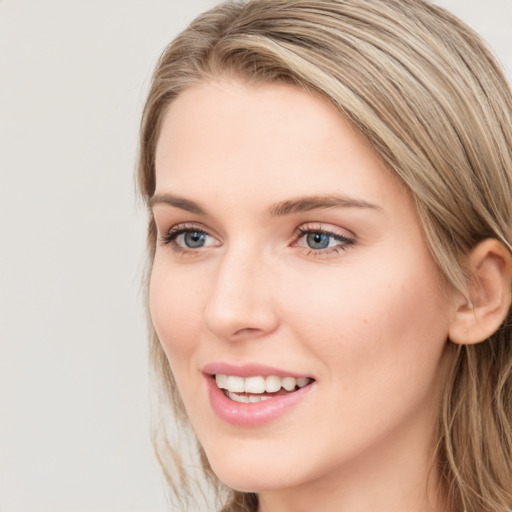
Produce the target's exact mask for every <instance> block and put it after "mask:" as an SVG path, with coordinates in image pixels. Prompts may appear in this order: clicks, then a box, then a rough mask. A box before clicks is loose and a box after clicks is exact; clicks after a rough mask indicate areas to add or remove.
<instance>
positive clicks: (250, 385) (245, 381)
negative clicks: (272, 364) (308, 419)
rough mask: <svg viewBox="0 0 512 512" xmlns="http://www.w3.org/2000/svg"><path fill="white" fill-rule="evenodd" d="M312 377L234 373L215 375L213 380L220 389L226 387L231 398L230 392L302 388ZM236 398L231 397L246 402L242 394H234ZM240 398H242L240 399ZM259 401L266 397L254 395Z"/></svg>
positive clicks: (255, 392)
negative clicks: (245, 375)
mask: <svg viewBox="0 0 512 512" xmlns="http://www.w3.org/2000/svg"><path fill="white" fill-rule="evenodd" d="M311 380H312V379H310V378H308V377H299V378H298V379H296V378H294V377H282V378H281V377H278V376H276V375H269V376H268V377H262V376H260V375H257V376H254V377H247V378H244V377H238V376H236V375H222V374H217V375H215V381H216V383H217V386H218V387H219V388H220V389H226V390H227V391H228V396H229V397H230V398H231V396H230V393H235V394H236V393H252V394H261V393H265V392H266V393H276V392H277V391H279V390H280V389H281V388H284V389H285V390H286V391H293V390H294V389H295V388H296V387H299V388H303V387H304V386H307V385H308V384H309V383H310V382H311ZM236 396H237V397H238V399H235V398H233V399H232V400H235V401H237V402H246V401H247V402H248V401H249V399H248V400H245V398H247V397H244V396H240V395H236ZM242 398H243V399H244V400H242ZM256 398H257V399H258V400H257V401H259V400H260V398H265V399H266V398H267V397H256Z"/></svg>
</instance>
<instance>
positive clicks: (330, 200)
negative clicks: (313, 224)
mask: <svg viewBox="0 0 512 512" xmlns="http://www.w3.org/2000/svg"><path fill="white" fill-rule="evenodd" d="M324 208H368V209H371V210H382V208H381V207H380V206H377V205H376V204H372V203H368V202H367V201H363V200H361V199H354V198H351V197H347V196H343V195H330V196H306V197H298V198H296V199H290V200H288V201H282V202H279V203H276V204H274V205H273V206H272V207H271V208H270V213H271V214H272V215H274V216H281V215H290V214H292V213H301V212H309V211H311V210H317V209H324Z"/></svg>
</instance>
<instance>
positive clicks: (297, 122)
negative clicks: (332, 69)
mask: <svg viewBox="0 0 512 512" xmlns="http://www.w3.org/2000/svg"><path fill="white" fill-rule="evenodd" d="M156 174H157V176H156V178H157V180H156V181H157V187H156V193H165V192H176V191H178V192H179V193H180V194H185V195H188V194H193V195H194V196H196V197H197V196H198V195H199V196H201V195H205V194H207V193H208V194H214V195H217V196H218V197H220V196H222V193H223V192H225V191H232V192H236V194H237V197H238V198H239V199H242V198H243V197H245V198H246V199H247V200H248V201H249V200H250V199H251V198H253V197H254V195H255V193H256V192H257V191H259V190H261V189H262V188H263V189H264V190H265V194H266V196H265V198H268V200H269V201H280V200H283V199H286V198H287V197H286V196H298V195H303V194H305V193H307V194H308V195H311V194H327V193H332V192H335V193H340V194H347V193H357V194H358V195H361V193H364V195H365V198H364V199H366V200H368V201H370V202H375V200H376V199H378V198H382V195H383V194H385V193H388V192H389V193H392V194H396V193H397V192H399V189H401V186H400V185H399V184H398V182H397V180H396V179H395V178H394V177H393V176H392V174H391V173H390V172H389V171H388V170H387V169H386V168H385V166H384V164H383V163H382V161H381V160H380V158H379V157H378V155H377V154H376V153H375V152H374V151H373V150H372V149H371V148H370V147H369V145H368V144H367V142H366V141H365V140H364V138H363V137H362V136H361V135H360V134H359V132H358V131H357V130H355V129H354V128H353V126H352V125H351V124H350V123H349V122H348V121H347V120H346V119H345V118H344V117H343V116H342V115H341V113H340V112H339V111H338V110H337V109H336V108H335V107H334V106H333V105H332V104H331V103H329V102H328V101H327V100H326V99H325V98H322V97H321V96H319V95H313V94H310V93H308V92H305V91H303V90H301V89H299V88H296V87H293V86H290V85H287V84H279V83H270V84H261V85H245V84H242V83H239V82H236V81H215V82H205V83H201V84H200V85H198V86H195V87H192V88H190V89H187V90H185V91H184V92H182V93H181V94H180V95H179V96H178V97H177V98H176V99H175V100H174V102H173V103H171V104H170V106H169V107H168V110H167V112H166V113H165V116H164V119H163V123H162V129H161V133H160V137H159V140H158V144H157V150H156ZM384 185H386V186H384ZM389 185H391V188H390V187H389Z"/></svg>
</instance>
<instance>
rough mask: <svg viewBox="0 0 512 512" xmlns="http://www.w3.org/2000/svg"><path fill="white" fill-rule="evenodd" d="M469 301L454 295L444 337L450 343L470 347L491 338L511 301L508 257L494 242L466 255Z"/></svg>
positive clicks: (511, 259)
mask: <svg viewBox="0 0 512 512" xmlns="http://www.w3.org/2000/svg"><path fill="white" fill-rule="evenodd" d="M467 271H468V273H469V275H470V282H469V301H468V298H467V297H464V296H462V294H457V298H456V303H455V312H454V316H453V318H452V321H451V323H450V329H449V331H448V336H449V338H450V340H451V341H452V342H453V343H457V344H460V345H472V344H475V343H479V342H481V341H484V340H486V339H487V338H489V336H491V335H492V334H494V333H495V332H496V331H497V330H498V329H499V327H500V325H501V324H502V323H503V321H504V320H505V318H506V316H507V314H508V311H509V309H510V304H511V300H512V255H511V254H510V252H509V251H508V249H507V248H506V247H505V246H504V245H503V244H502V243H501V242H499V241H498V240H495V239H487V240H484V241H483V242H480V243H479V244H478V245H477V246H476V247H475V248H474V249H473V250H472V251H471V252H470V254H469V256H468V260H467Z"/></svg>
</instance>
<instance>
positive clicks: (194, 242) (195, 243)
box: [185, 231, 205, 248]
mask: <svg viewBox="0 0 512 512" xmlns="http://www.w3.org/2000/svg"><path fill="white" fill-rule="evenodd" d="M204 242H205V235H204V233H198V232H197V231H191V232H188V233H185V245H186V246H187V247H190V248H196V247H202V246H203V245H204Z"/></svg>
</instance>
